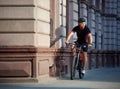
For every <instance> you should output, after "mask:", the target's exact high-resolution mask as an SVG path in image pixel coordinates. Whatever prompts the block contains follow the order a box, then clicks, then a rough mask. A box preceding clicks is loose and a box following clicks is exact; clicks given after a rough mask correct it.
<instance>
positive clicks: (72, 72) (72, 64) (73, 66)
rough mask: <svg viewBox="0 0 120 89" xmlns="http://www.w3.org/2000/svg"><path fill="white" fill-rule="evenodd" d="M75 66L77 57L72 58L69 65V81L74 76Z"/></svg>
mask: <svg viewBox="0 0 120 89" xmlns="http://www.w3.org/2000/svg"><path fill="white" fill-rule="evenodd" d="M76 64H77V57H76V56H74V57H73V60H72V63H71V80H73V78H74V77H75V74H76Z"/></svg>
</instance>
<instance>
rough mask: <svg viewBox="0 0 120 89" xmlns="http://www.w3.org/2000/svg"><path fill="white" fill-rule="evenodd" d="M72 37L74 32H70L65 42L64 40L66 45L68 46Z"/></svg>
mask: <svg viewBox="0 0 120 89" xmlns="http://www.w3.org/2000/svg"><path fill="white" fill-rule="evenodd" d="M73 35H74V32H73V31H71V32H70V34H69V35H68V37H67V40H66V42H65V43H66V44H68V43H69V41H70V39H71V37H72V36H73Z"/></svg>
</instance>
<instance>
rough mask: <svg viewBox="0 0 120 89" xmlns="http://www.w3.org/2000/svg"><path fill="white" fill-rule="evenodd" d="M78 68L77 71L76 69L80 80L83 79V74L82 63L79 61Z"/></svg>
mask: <svg viewBox="0 0 120 89" xmlns="http://www.w3.org/2000/svg"><path fill="white" fill-rule="evenodd" d="M78 66H79V69H78V72H79V78H80V79H83V77H84V75H83V73H82V66H83V61H79V64H78Z"/></svg>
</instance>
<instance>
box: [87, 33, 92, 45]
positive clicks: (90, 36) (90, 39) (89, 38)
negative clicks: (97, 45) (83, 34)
mask: <svg viewBox="0 0 120 89" xmlns="http://www.w3.org/2000/svg"><path fill="white" fill-rule="evenodd" d="M88 41H89V42H88V43H89V44H92V41H93V39H92V33H89V34H88Z"/></svg>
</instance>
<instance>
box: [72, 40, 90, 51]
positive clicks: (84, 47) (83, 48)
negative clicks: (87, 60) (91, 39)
mask: <svg viewBox="0 0 120 89" xmlns="http://www.w3.org/2000/svg"><path fill="white" fill-rule="evenodd" d="M74 43H75V45H76V46H77V47H80V46H81V47H82V50H83V52H87V51H88V44H87V43H78V42H77V41H75V42H74Z"/></svg>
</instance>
